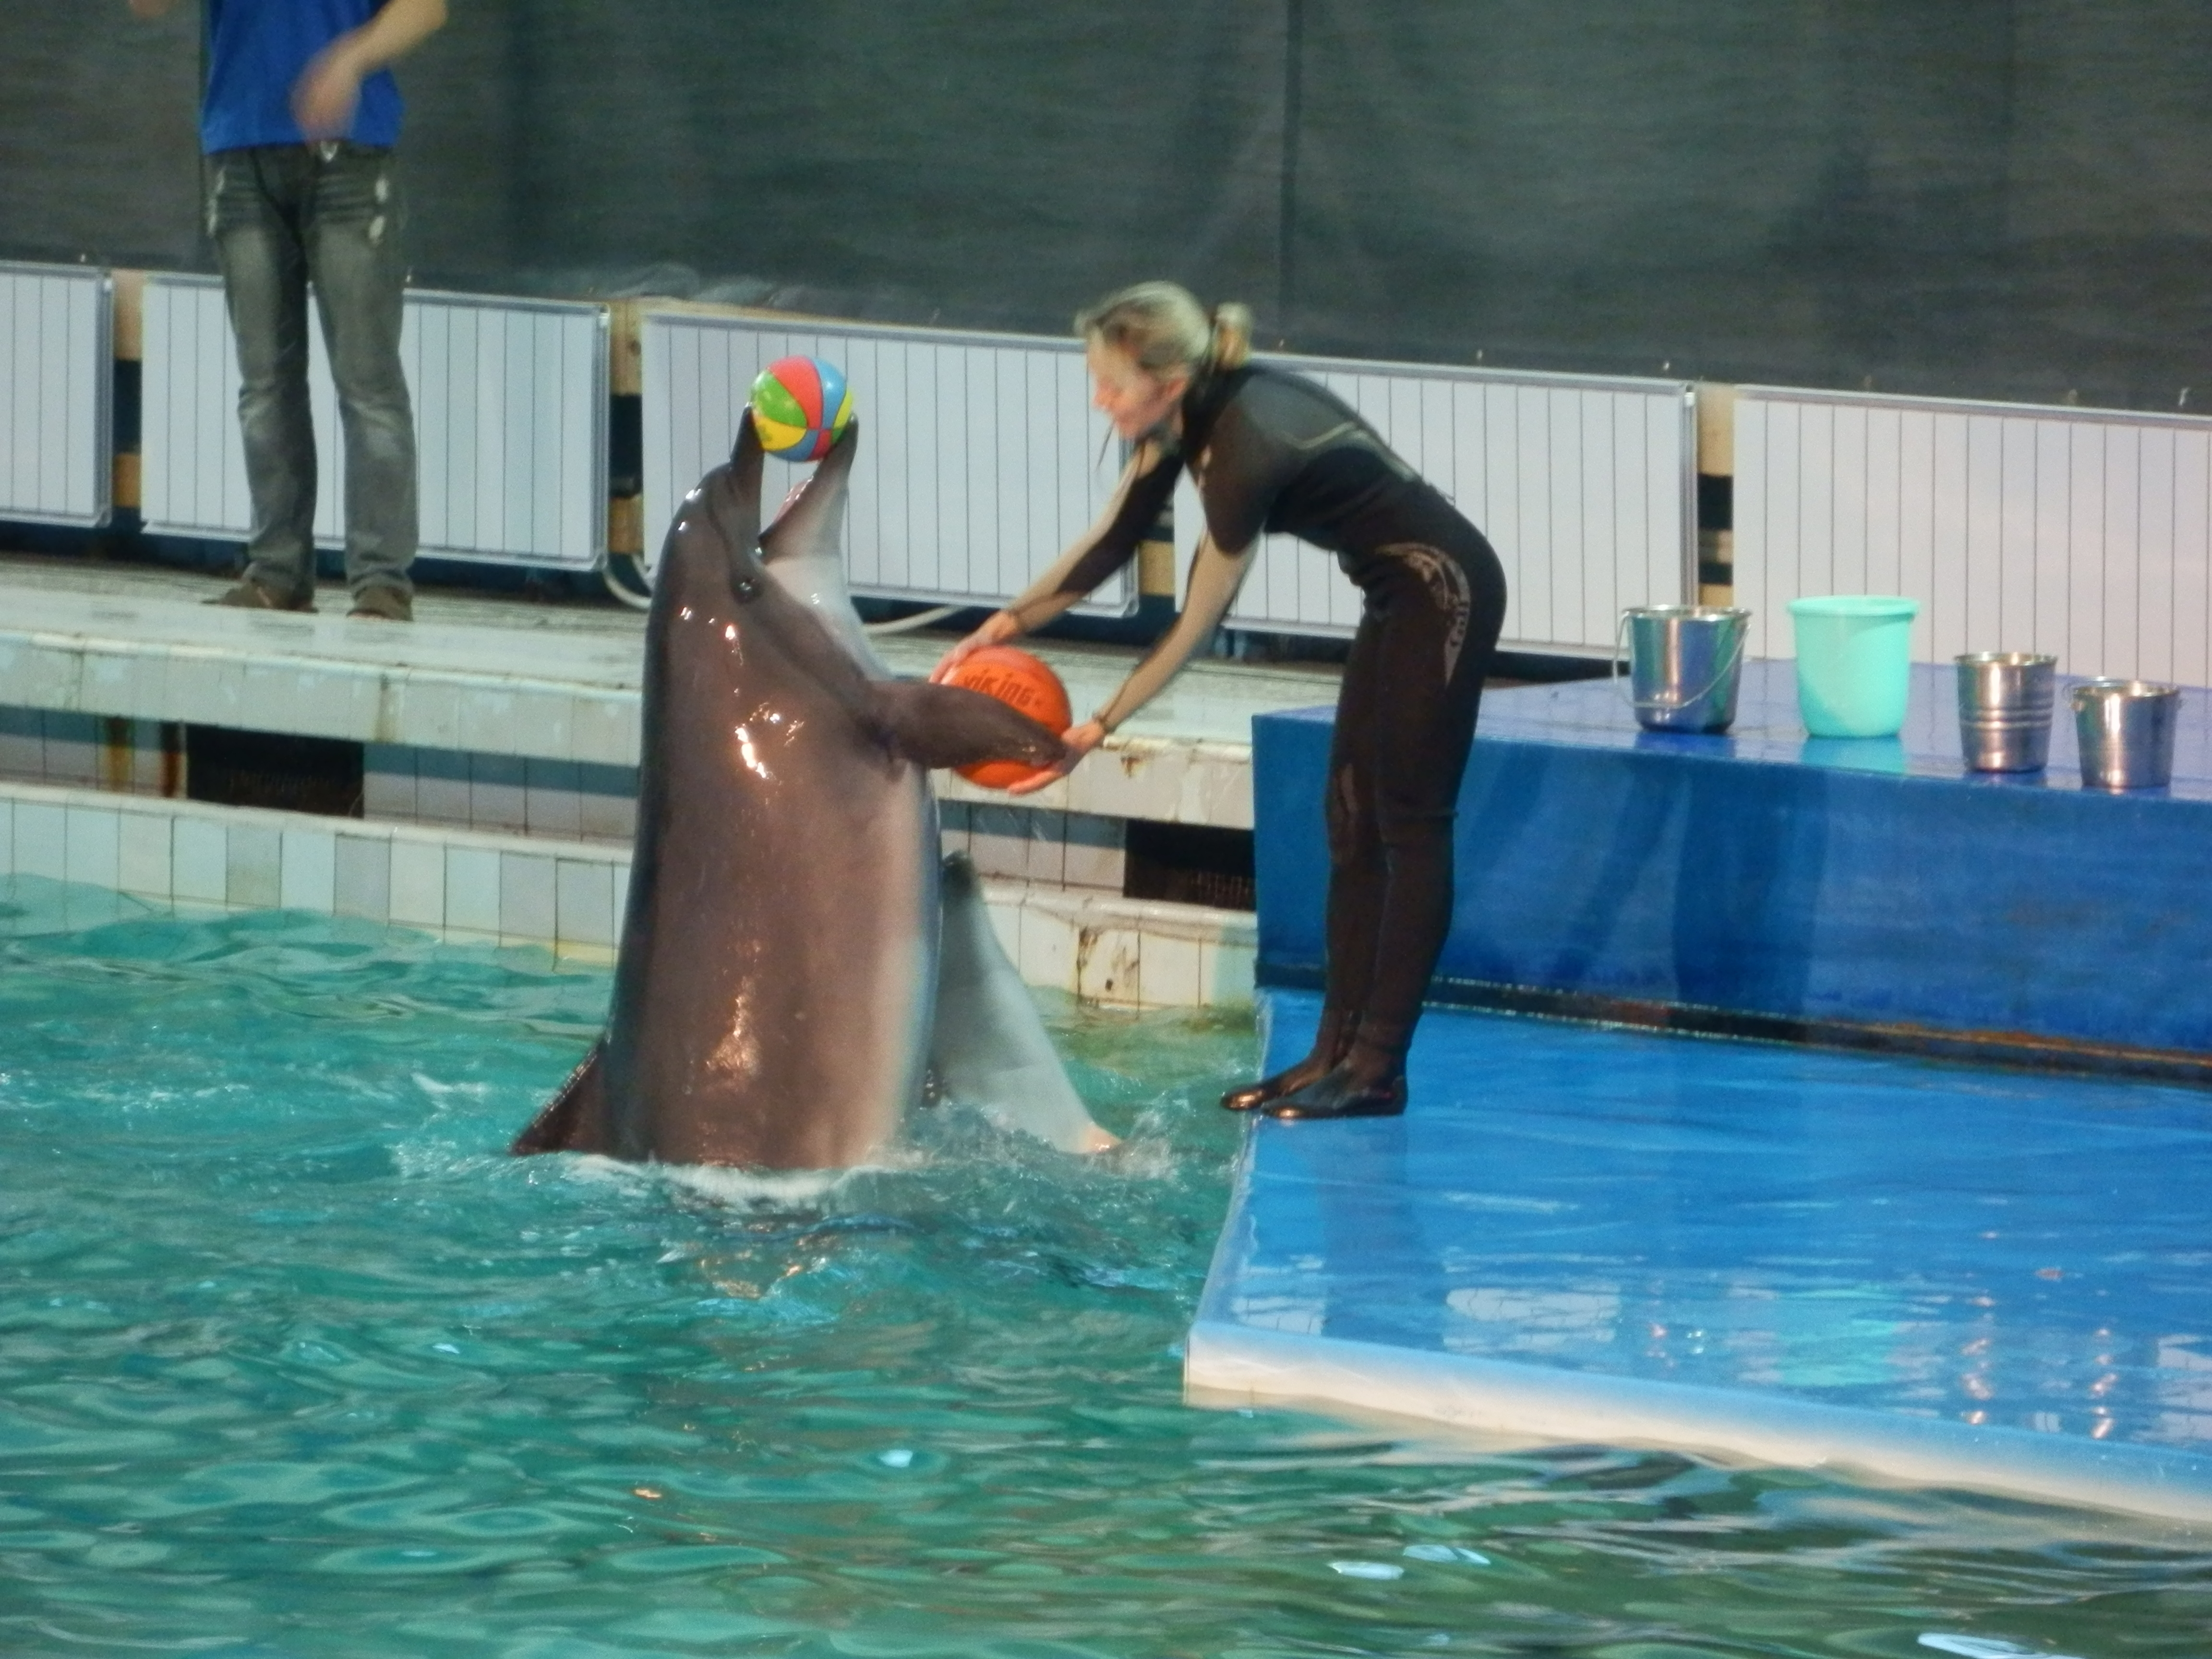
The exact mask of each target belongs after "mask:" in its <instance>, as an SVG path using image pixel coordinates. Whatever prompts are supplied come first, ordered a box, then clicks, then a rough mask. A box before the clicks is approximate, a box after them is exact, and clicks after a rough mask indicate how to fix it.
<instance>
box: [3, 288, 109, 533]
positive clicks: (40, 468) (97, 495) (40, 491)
mask: <svg viewBox="0 0 2212 1659" xmlns="http://www.w3.org/2000/svg"><path fill="white" fill-rule="evenodd" d="M111 300H112V283H111V282H110V280H109V278H108V275H107V273H106V271H104V270H91V269H87V268H84V267H81V266H71V265H31V264H0V518H8V519H28V520H38V521H41V522H45V523H48V524H68V525H85V526H92V525H101V524H105V523H106V522H107V513H108V492H109V488H110V482H111V480H112V477H113V473H112V470H111V465H110V456H111V448H112V443H111V438H110V435H109V427H110V422H111V408H110V405H111V404H112V399H113V395H114V385H115V379H114V375H115V362H114V351H113V349H112V345H111V343H110V340H109V327H110V318H111V316H112V304H111Z"/></svg>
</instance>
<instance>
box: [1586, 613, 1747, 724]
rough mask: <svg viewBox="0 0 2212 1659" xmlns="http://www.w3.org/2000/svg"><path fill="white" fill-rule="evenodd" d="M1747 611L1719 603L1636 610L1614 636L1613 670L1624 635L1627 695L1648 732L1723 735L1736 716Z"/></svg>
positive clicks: (1617, 667) (1622, 616) (1616, 670)
mask: <svg viewBox="0 0 2212 1659" xmlns="http://www.w3.org/2000/svg"><path fill="white" fill-rule="evenodd" d="M1750 622H1751V612H1750V611H1732V610H1728V609H1725V608H1723V607H1722V606H1718V605H1635V606H1632V607H1631V608H1630V609H1628V610H1626V611H1622V612H1621V613H1620V628H1619V629H1616V630H1615V631H1614V634H1613V672H1614V674H1615V675H1616V676H1617V675H1618V674H1619V673H1620V655H1621V649H1622V645H1623V642H1624V636H1625V639H1626V647H1627V654H1628V684H1629V693H1630V696H1631V697H1632V700H1633V701H1634V702H1635V705H1636V720H1637V723H1638V725H1639V726H1643V727H1644V730H1645V731H1647V732H1725V731H1727V730H1728V727H1729V721H1731V720H1734V719H1735V691H1736V684H1737V681H1738V680H1739V678H1741V669H1742V667H1743V642H1744V638H1745V634H1746V631H1747V628H1748V626H1749V624H1750Z"/></svg>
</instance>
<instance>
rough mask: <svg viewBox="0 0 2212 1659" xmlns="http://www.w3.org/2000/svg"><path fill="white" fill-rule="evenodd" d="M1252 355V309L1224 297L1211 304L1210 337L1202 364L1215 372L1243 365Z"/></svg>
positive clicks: (1224, 371) (1224, 372)
mask: <svg viewBox="0 0 2212 1659" xmlns="http://www.w3.org/2000/svg"><path fill="white" fill-rule="evenodd" d="M1251 355H1252V312H1251V308H1250V307H1248V306H1240V305H1238V304H1237V302H1236V301H1233V300H1231V301H1226V302H1225V303H1223V304H1221V305H1218V306H1216V307H1214V308H1213V337H1212V341H1211V343H1210V349H1209V350H1208V352H1207V354H1206V356H1207V362H1206V367H1207V368H1211V369H1212V370H1213V372H1214V373H1215V374H1227V373H1228V372H1229V371H1230V370H1231V369H1232V368H1243V367H1244V360H1245V359H1246V358H1248V357H1249V356H1251Z"/></svg>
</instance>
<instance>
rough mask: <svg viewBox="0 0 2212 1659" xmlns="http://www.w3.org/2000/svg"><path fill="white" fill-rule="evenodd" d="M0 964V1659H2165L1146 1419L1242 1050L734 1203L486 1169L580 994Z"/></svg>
mask: <svg viewBox="0 0 2212 1659" xmlns="http://www.w3.org/2000/svg"><path fill="white" fill-rule="evenodd" d="M0 910H4V915H0V934H4V935H5V937H0V1652H5V1653H8V1654H10V1655H14V1654H46V1653H53V1654H64V1653H67V1654H83V1653H96V1652H101V1651H112V1652H115V1653H118V1654H122V1653H136V1652H147V1651H173V1652H192V1653H214V1654H238V1655H248V1654H252V1655H280V1654H281V1655H301V1656H307V1655H315V1656H320V1655H346V1656H385V1655H392V1656H398V1655H422V1654H436V1655H441V1656H442V1655H447V1654H451V1655H459V1656H479V1655H481V1656H491V1655H501V1656H517V1659H610V1656H618V1655H639V1656H645V1655H663V1654H665V1655H698V1654H706V1653H714V1654H726V1653H739V1652H742V1653H749V1654H750V1653H762V1654H793V1655H817V1654H818V1655H833V1654H834V1655H860V1656H865V1655H881V1656H893V1655H924V1654H945V1655H952V1654H960V1655H971V1654H981V1655H998V1656H1009V1659H1012V1656H1022V1659H1031V1656H1049V1655H1069V1656H1073V1655H1102V1656H1103V1655H1114V1656H1121V1655H1127V1656H1139V1655H1220V1656H1237V1659H1256V1656H1261V1655H1276V1654H1282V1655H1290V1654H1298V1655H1312V1654H1325V1653H1334V1654H1399V1653H1433V1652H1437V1651H1451V1652H1460V1653H1475V1654H1498V1655H1504V1654H1515V1655H1535V1654H1544V1655H1554V1656H1557V1655H1591V1656H1602V1659H1689V1656H1703V1655H1731V1656H1732V1655H1790V1656H1795V1655H1853V1656H1893V1659H1904V1656H1906V1655H1909V1654H1914V1653H1920V1654H1926V1653H1929V1652H1931V1651H1951V1652H1960V1653H1970V1652H1972V1653H1983V1654H2002V1653H2004V1652H2005V1651H2006V1650H2008V1648H2014V1649H2017V1650H2020V1651H2021V1652H2023V1653H2027V1654H2070V1655H2076V1656H2080V1659H2119V1656H2143V1655H2158V1656H2165V1655H2172V1656H2202V1655H2203V1654H2204V1653H2205V1652H2206V1651H2207V1648H2206V1645H2205V1643H2204V1640H2203V1632H2204V1631H2205V1630H2207V1629H2208V1628H2212V1588H2208V1586H2212V1571H2208V1557H2207V1555H2206V1554H2205V1553H2204V1552H2203V1545H2202V1543H2201V1541H2199V1540H2197V1539H2196V1538H2194V1537H2192V1536H2191V1535H2189V1534H2185V1533H2183V1532H2180V1531H2178V1530H2176V1529H2174V1528H2161V1527H2159V1526H2156V1525H2154V1524H2152V1523H2146V1522H2133V1521H2124V1520H2116V1519H2108V1518H2105V1517H2099V1516H2083V1515H2077V1514H2069V1513H2063V1512H2058V1511H2053V1510H2041V1509H2037V1508H2033V1507H2032V1506H2027V1505H2021V1504H2007V1503H2003V1502H2000V1501H1996V1500H1991V1499H1984V1498H1960V1497H1955V1496H1950V1495H1945V1494H1931V1493H1898V1492H1879V1491H1869V1490H1864V1489H1858V1488H1854V1487H1850V1486H1844V1485H1840V1484H1838V1483H1835V1482H1832V1481H1827V1480H1821V1479H1820V1478H1818V1477H1816V1476H1814V1475H1809V1474H1773V1473H1764V1474H1748V1473H1743V1472H1736V1471H1729V1470H1723V1469H1717V1468H1711V1467H1710V1466H1707V1465H1705V1464H1702V1463H1699V1462H1694V1461H1692V1460H1688V1459H1684V1458H1679V1457H1674V1456H1666V1455H1649V1454H1633V1453H1624V1452H1614V1451H1607V1450H1604V1449H1580V1450H1569V1451H1558V1452H1550V1453H1544V1454H1525V1453H1516V1454H1508V1453H1503V1452H1496V1451H1485V1450H1480V1449H1469V1448H1467V1447H1449V1446H1443V1445H1438V1444H1436V1443H1430V1442H1426V1441H1424V1440H1422V1439H1419V1438H1417V1437H1410V1436H1408V1435H1407V1434H1403V1433H1400V1432H1396V1431H1379V1432H1378V1431H1362V1430H1355V1429H1349V1428H1346V1427H1345V1426H1343V1425H1334V1424H1329V1423H1325V1422H1322V1421H1319V1420H1317V1419H1310V1418H1304V1417H1300V1416H1297V1415H1294V1414H1291V1413H1272V1412H1270V1413H1209V1412H1200V1411H1194V1410H1191V1409H1188V1408H1187V1407H1184V1406H1183V1405H1182V1402H1181V1397H1180V1385H1179V1370H1178V1358H1177V1345H1178V1343H1179V1342H1180V1340H1181V1337H1182V1329H1183V1326H1184V1322H1186V1320H1187V1319H1188V1316H1189V1313H1190V1310H1191V1308H1192V1306H1193V1304H1194V1302H1195V1299H1196V1297H1197V1293H1198V1290H1199V1286H1200V1282H1201V1280H1202V1279H1203V1278H1204V1275H1205V1270H1206V1259H1207V1256H1208V1254H1209V1252H1210V1250H1211V1249H1212V1240H1213V1236H1214V1232H1215V1230H1216V1228H1217V1227H1218V1224H1219V1220H1220V1217H1221V1214H1222V1211H1223V1207H1224V1205H1225V1200H1226V1197H1227V1190H1228V1182H1229V1173H1230V1164H1231V1158H1233V1155H1234V1152H1235V1149H1236V1145H1237V1135H1238V1133H1240V1127H1239V1126H1238V1125H1237V1123H1236V1122H1235V1121H1231V1120H1230V1119H1229V1118H1228V1117H1227V1116H1226V1115H1225V1114H1222V1113H1220V1112H1218V1111H1215V1110H1213V1109H1212V1106H1211V1101H1212V1097H1213V1096H1214V1095H1215V1094H1216V1093H1218V1091H1219V1090H1220V1088H1221V1087H1222V1086H1223V1085H1224V1084H1225V1081H1226V1080H1228V1079H1231V1078H1233V1077H1236V1076H1237V1075H1239V1074H1241V1073H1242V1071H1243V1068H1244V1067H1245V1066H1246V1065H1247V1064H1248V1062H1249V1056H1250V1054H1251V1052H1252V1047H1253V1043H1252V1034H1251V1030H1250V1028H1249V1021H1239V1020H1237V1019H1233V1018H1232V1019H1210V1020H1193V1019H1187V1018H1178V1017H1170V1016H1146V1017H1143V1018H1130V1017H1126V1016H1119V1015H1111V1014H1105V1013H1101V1012H1097V1011H1085V1010H1080V1009H1078V1008H1076V1007H1075V1006H1073V1005H1070V1004H1066V1003H1055V1004H1054V1005H1053V1006H1052V1008H1051V1012H1052V1014H1053V1020H1054V1031H1055V1034H1056V1036H1058V1038H1059V1039H1060V1042H1061V1043H1062V1046H1063V1049H1064V1051H1065V1052H1066V1054H1067V1055H1068V1056H1069V1059H1070V1062H1071V1066H1072V1069H1073V1072H1074V1074H1075V1076H1076V1079H1077V1081H1078V1083H1079V1085H1080V1087H1081V1088H1082V1090H1083V1091H1084V1093H1085V1097H1087V1098H1088V1099H1089V1100H1090V1101H1091V1105H1092V1109H1093V1110H1094V1111H1095V1112H1096V1113H1097V1115H1098V1116H1099V1118H1100V1119H1101V1120H1102V1121H1104V1122H1106V1123H1107V1125H1108V1126H1109V1127H1111V1128H1113V1129H1115V1130H1116V1131H1117V1132H1119V1133H1122V1134H1124V1135H1126V1136H1127V1137H1128V1139H1129V1143H1130V1144H1129V1146H1128V1147H1127V1150H1126V1151H1125V1152H1122V1153H1121V1154H1118V1155H1116V1156H1115V1158H1111V1159H1109V1160H1106V1161H1103V1162H1099V1163H1095V1164H1081V1163H1077V1162H1075V1161H1073V1160H1070V1159H1066V1158H1061V1157H1060V1156H1058V1155H1056V1154H1054V1153H1052V1152H1048V1151H1046V1150H1044V1149H1043V1148H1042V1147H1037V1146H1032V1145H1030V1144H1029V1143H1027V1142H1025V1141H1022V1140H1019V1139H1011V1138H1007V1137H1005V1136H1001V1135H1000V1134H998V1133H994V1131H992V1130H991V1129H989V1128H988V1127H987V1126H985V1125H984V1124H982V1123H981V1121H979V1120H977V1119H976V1118H975V1116H974V1115H970V1114H968V1113H964V1112H960V1111H953V1110H945V1111H936V1112H929V1113H925V1114H923V1115H921V1117H920V1119H919V1120H918V1122H917V1125H916V1127H915V1133H914V1135H913V1139H912V1144H911V1145H910V1146H908V1147H906V1148H903V1149H902V1151H901V1152H899V1153H898V1154H897V1155H896V1157H895V1158H891V1159H890V1160H888V1161H887V1164H886V1166H885V1167H884V1168H881V1169H877V1170H864V1171H859V1172H855V1173H853V1174H850V1175H848V1176H842V1177H840V1178H836V1179H834V1180H829V1179H823V1180H805V1181H799V1182H788V1181H787V1182H750V1181H748V1180H746V1179H745V1178H744V1177H743V1176H737V1175H734V1174H731V1173H729V1172H722V1171H715V1172H702V1173H692V1172H682V1171H665V1170H660V1171H656V1170H639V1169H634V1168H629V1167H625V1166H620V1165H616V1164H608V1163H605V1162H602V1161H598V1160H589V1159H577V1158H541V1159H533V1160H526V1161H517V1160H513V1159H510V1158H507V1157H505V1156H504V1155H503V1148H504V1146H505V1145H506V1142H507V1139H508V1138H509V1137H510V1136H511V1135H512V1134H513V1133H514V1131H515V1130H516V1128H517V1127H520V1125H521V1124H522V1123H523V1122H524V1121H526V1120H527V1119H528V1117H529V1116H530V1115H531V1113H532V1111H533V1110H534V1109H536V1107H537V1106H538V1103H540V1101H541V1100H542V1099H543V1097H544V1095H545V1094H546V1093H547V1091H549V1090H550V1088H552V1087H553V1086H554V1085H556V1083H557V1082H558V1081H559V1080H560V1079H561V1078H562V1076H563V1075H564V1074H565V1073H567V1071H568V1067H569V1066H572V1065H573V1064H574V1061H575V1059H576V1058H577V1056H578V1055H579V1054H580V1052H581V1051H582V1048H583V1047H584V1045H585V1043H586V1042H587V1041H588V1039H589V1037H590V1036H591V1034H592V1030H593V1029H594V1028H595V1027H596V1025H597V1024H598V1022H599V1018H600V1017H601V1015H602V1013H603V1012H604V1009H605V1000H606V995H607V985H608V981H607V976H606V975H605V973H604V972H601V971H597V970H592V971H583V970H578V969H566V968H562V967H560V966H558V965H556V963H553V962H552V961H551V960H550V958H549V957H545V956H544V955H542V954H540V953H536V952H528V951H491V950H489V949H471V948H465V947H459V946H453V945H437V944H434V943H430V942H428V941H425V940H423V939H420V938H419V937H416V936H412V935H409V934H405V933H398V932H387V931H385V930H383V929H380V928H369V927H353V926H349V925H348V924H345V923H343V922H332V921H327V920H320V919H312V918H306V917H301V916H295V915H242V916H233V917H225V918H220V919H216V920H211V921H191V920H179V919H174V918H170V917H167V916H163V915H152V914H148V913H145V912H143V910H142V909H141V908H140V907H137V906H136V905H134V904H132V903H131V902H129V901H127V900H125V901H118V900H116V899H113V898H112V897H111V896H105V895H98V894H92V893H88V892H87V891H86V890H81V889H68V890H64V889H62V888H58V887H56V886H53V885H52V884H46V883H40V882H38V881H35V880H33V879H31V878H18V879H16V880H15V882H14V883H12V884H8V883H5V882H0ZM1923 1635H1932V1636H1934V1637H1936V1638H1937V1639H1938V1641H1939V1642H1945V1643H1948V1644H1950V1645H1949V1646H1948V1647H1944V1646H1925V1645H1923V1644H1921V1641H1920V1638H1921V1637H1922V1636H1923ZM1976 1642H1978V1643H1980V1644H1982V1646H1981V1647H1980V1648H1976V1647H1975V1646H1974V1645H1973V1644H1975V1643H1976Z"/></svg>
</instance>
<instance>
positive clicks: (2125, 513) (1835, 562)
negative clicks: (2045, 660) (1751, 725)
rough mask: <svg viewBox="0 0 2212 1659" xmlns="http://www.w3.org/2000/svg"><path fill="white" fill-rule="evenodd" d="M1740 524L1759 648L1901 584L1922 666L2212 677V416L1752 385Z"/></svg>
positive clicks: (1740, 423)
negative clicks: (1834, 598) (1820, 613)
mask: <svg viewBox="0 0 2212 1659" xmlns="http://www.w3.org/2000/svg"><path fill="white" fill-rule="evenodd" d="M1735 592H1736V602H1737V603H1738V604H1739V605H1747V606H1749V607H1750V608H1751V610H1752V612H1753V620H1752V632H1751V639H1750V645H1749V649H1750V650H1751V651H1752V652H1753V653H1754V654H1756V655H1760V656H1787V655H1789V654H1790V653H1791V652H1792V651H1793V650H1794V649H1795V643H1794V640H1793V636H1792V634H1791V630H1790V619H1789V615H1788V604H1789V601H1790V600H1791V599H1796V598H1800V597H1805V596H1810V595H1815V594H1822V593H1902V594H1905V595H1908V596H1910V597H1911V598H1914V599H1918V600H1919V601H1920V605H1921V610H1920V615H1919V617H1917V619H1916V620H1915V622H1914V624H1913V654H1914V656H1915V657H1916V658H1917V659H1920V660H1923V661H1929V660H1933V661H1942V660H1944V659H1948V658H1949V657H1952V656H1954V655H1956V654H1958V653H1961V652H1966V651H2046V652H2051V653H2055V654H2056V655H2057V657H2058V659H2059V667H2060V669H2061V670H2062V671H2063V672H2065V673H2069V674H2084V675H2094V674H2111V675H2120V676H2127V677H2133V676H2145V677H2148V678H2156V679H2172V680H2179V681H2181V682H2183V683H2185V684H2191V685H2202V684H2206V683H2207V682H2208V681H2212V420H2207V419H2203V418H2202V417H2192V416H2182V415H2136V414H2127V413H2123V412H2118V411H2114V410H2086V409H2073V408H2049V407H2035V406H2027V405H2005V404H1966V403H1954V402H1948V401H1943V400H1939V399H1933V398H1884V397H1881V396H1877V395H1875V394H1871V393H1863V394H1850V393H1844V392H1797V391H1785V390H1778V389H1776V388H1772V387H1765V386H1745V387H1742V388H1740V389H1739V391H1738V392H1737V395H1736V399H1735Z"/></svg>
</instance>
